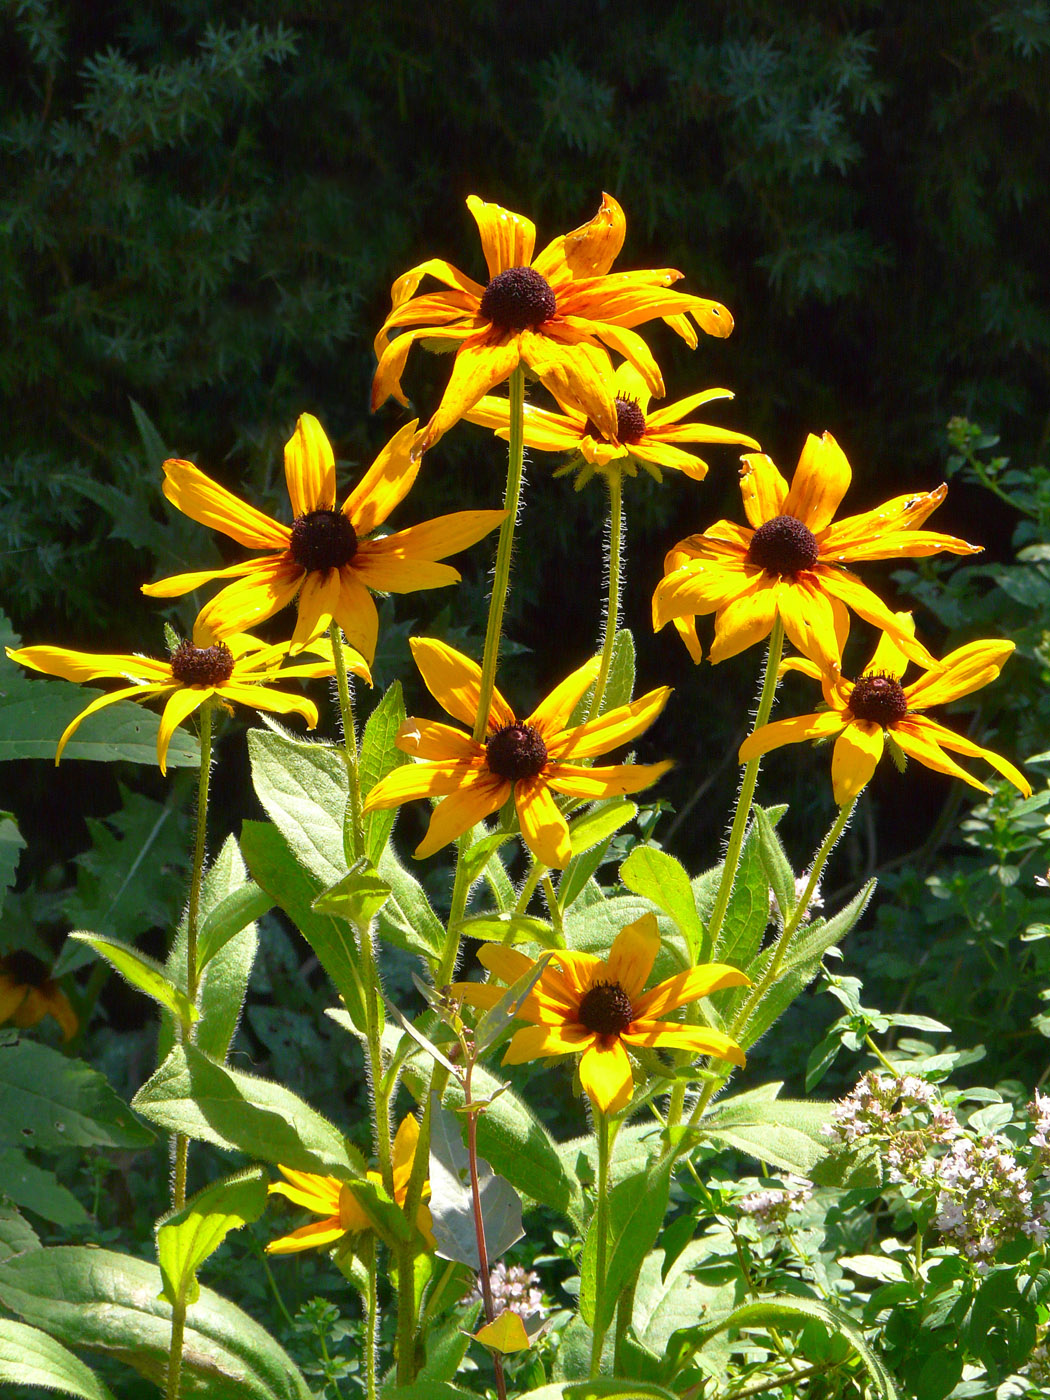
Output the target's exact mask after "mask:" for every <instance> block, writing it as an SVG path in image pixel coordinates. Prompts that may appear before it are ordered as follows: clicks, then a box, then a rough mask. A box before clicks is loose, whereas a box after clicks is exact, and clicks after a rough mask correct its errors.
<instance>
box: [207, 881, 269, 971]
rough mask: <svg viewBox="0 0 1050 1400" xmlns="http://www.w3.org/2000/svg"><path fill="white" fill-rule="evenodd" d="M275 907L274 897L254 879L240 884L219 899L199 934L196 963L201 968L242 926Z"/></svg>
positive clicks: (244, 926)
mask: <svg viewBox="0 0 1050 1400" xmlns="http://www.w3.org/2000/svg"><path fill="white" fill-rule="evenodd" d="M272 908H273V900H272V899H271V898H270V896H269V895H268V894H267V893H266V891H265V890H261V889H260V888H259V886H258V885H257V884H255V883H254V881H248V883H247V884H244V885H239V886H238V887H237V888H236V889H233V890H231V891H230V893H229V894H227V895H225V896H224V897H223V898H222V899H220V900H219V902H218V904H216V905H215V907H214V908H213V909H212V910H211V912H210V913H209V914H208V916H207V918H205V919H204V920H203V921H202V923H201V926H200V930H199V932H198V934H197V963H198V966H199V967H200V970H201V971H202V972H203V971H204V969H205V968H206V967H207V966H208V964H209V963H210V962H211V960H212V958H213V957H214V956H215V954H216V953H218V952H220V951H221V950H222V949H223V948H224V947H225V946H226V944H227V943H228V942H229V941H230V939H231V938H233V937H235V935H236V934H238V933H240V931H241V929H243V928H247V926H248V925H249V924H252V923H254V922H255V920H256V919H261V918H262V916H263V915H264V914H265V913H267V912H268V911H269V910H270V909H272Z"/></svg>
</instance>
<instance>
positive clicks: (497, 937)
mask: <svg viewBox="0 0 1050 1400" xmlns="http://www.w3.org/2000/svg"><path fill="white" fill-rule="evenodd" d="M456 932H457V933H458V934H460V935H461V936H463V937H466V938H476V939H478V940H479V941H480V942H482V943H538V944H539V945H540V946H541V947H542V948H560V947H561V946H562V945H561V943H560V942H559V941H558V935H557V934H556V933H555V931H554V929H553V928H552V927H551V926H550V924H549V923H548V922H547V920H546V919H537V918H534V917H533V916H532V915H531V914H472V915H471V916H470V918H467V919H461V920H460V921H459V923H458V924H457V925H456Z"/></svg>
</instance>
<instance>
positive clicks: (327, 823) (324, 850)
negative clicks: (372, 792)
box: [248, 729, 347, 890]
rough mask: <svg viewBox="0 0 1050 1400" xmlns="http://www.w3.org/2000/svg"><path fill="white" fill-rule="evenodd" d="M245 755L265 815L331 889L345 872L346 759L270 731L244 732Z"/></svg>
mask: <svg viewBox="0 0 1050 1400" xmlns="http://www.w3.org/2000/svg"><path fill="white" fill-rule="evenodd" d="M248 752H249V754H250V755H251V761H252V781H253V782H254V784H255V791H256V793H257V795H258V798H259V801H260V802H261V803H262V805H263V807H264V808H265V809H266V815H267V816H268V817H269V818H270V820H271V821H272V822H273V824H274V826H276V827H277V830H278V831H279V832H280V833H281V835H282V836H283V837H284V838H285V840H286V841H287V843H288V845H289V847H290V849H291V851H292V854H293V855H294V856H295V858H296V860H298V861H299V862H300V863H301V864H302V865H303V866H304V867H305V868H306V869H307V870H308V871H309V872H310V873H311V875H314V876H315V877H316V878H317V879H318V880H319V881H320V887H321V889H323V890H327V889H330V888H331V887H332V886H333V885H334V884H335V883H336V881H337V880H340V879H342V877H343V876H344V875H345V874H346V858H345V856H344V854H343V812H344V810H345V808H346V799H347V782H346V760H345V758H344V757H343V755H342V754H341V753H340V752H339V751H338V750H337V749H333V748H329V747H327V746H326V745H324V744H315V743H309V742H308V741H306V740H303V739H293V738H291V737H290V736H289V735H287V734H283V733H279V732H277V731H274V730H268V729H250V730H249V731H248ZM256 878H258V877H256ZM259 883H260V884H261V883H262V882H261V881H260V882H259Z"/></svg>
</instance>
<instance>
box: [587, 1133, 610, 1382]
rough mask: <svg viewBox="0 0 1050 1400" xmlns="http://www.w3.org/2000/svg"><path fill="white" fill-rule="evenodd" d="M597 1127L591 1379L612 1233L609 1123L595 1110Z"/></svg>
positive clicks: (601, 1334) (597, 1362)
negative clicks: (593, 1320) (610, 1219)
mask: <svg viewBox="0 0 1050 1400" xmlns="http://www.w3.org/2000/svg"><path fill="white" fill-rule="evenodd" d="M594 1127H595V1133H596V1135H597V1138H598V1197H597V1200H596V1202H595V1207H594V1231H595V1246H596V1247H595V1252H594V1292H595V1298H594V1316H595V1326H594V1329H593V1331H592V1333H591V1380H595V1379H596V1378H597V1377H598V1375H599V1373H600V1371H601V1361H602V1345H603V1343H604V1341H605V1328H604V1327H599V1326H598V1325H597V1320H598V1318H599V1317H600V1316H601V1309H600V1307H599V1304H600V1303H601V1302H602V1294H603V1292H604V1291H605V1282H606V1280H605V1271H606V1254H607V1250H608V1242H609V1241H608V1234H609V1120H608V1118H607V1117H606V1115H605V1114H604V1113H603V1112H602V1111H601V1109H599V1108H596V1109H595V1110H594Z"/></svg>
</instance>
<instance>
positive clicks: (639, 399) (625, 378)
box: [613, 360, 666, 429]
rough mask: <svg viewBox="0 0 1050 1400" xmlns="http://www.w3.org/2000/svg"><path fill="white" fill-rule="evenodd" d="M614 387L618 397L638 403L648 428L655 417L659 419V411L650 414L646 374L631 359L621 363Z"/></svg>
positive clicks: (614, 379) (614, 380)
mask: <svg viewBox="0 0 1050 1400" xmlns="http://www.w3.org/2000/svg"><path fill="white" fill-rule="evenodd" d="M613 388H614V389H615V391H616V397H617V398H618V399H629V400H630V401H631V402H632V403H636V404H637V405H638V407H639V408H640V409H641V410H642V413H643V414H644V415H645V424H646V428H647V429H648V427H649V426H650V424H651V423H652V421H653V419H654V418H655V419H659V417H660V414H658V413H654V414H653V415H652V417H650V415H649V398H650V392H649V385H648V383H647V382H646V379H645V375H644V374H642V373H641V371H640V370H638V369H637V368H636V367H635V366H634V365H632V364H631V362H630V360H624V362H623V364H622V365H620V367H619V369H618V370H617V371H616V374H615V376H614V378H613ZM665 412H666V410H665Z"/></svg>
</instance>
